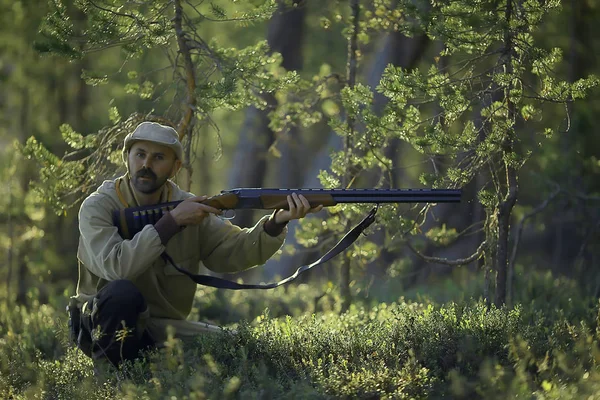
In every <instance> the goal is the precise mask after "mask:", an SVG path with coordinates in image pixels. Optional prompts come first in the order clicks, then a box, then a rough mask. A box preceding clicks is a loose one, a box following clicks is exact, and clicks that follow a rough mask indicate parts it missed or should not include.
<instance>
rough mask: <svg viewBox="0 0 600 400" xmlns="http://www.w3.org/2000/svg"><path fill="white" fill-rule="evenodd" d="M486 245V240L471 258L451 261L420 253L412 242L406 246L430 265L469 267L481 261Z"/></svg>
mask: <svg viewBox="0 0 600 400" xmlns="http://www.w3.org/2000/svg"><path fill="white" fill-rule="evenodd" d="M486 245H487V241H485V240H484V241H483V242H481V244H480V245H479V247H478V248H477V250H476V251H475V253H473V254H471V255H470V256H469V257H467V258H459V259H456V260H449V259H447V258H442V257H432V256H427V255H425V254H423V253H421V252H419V251H418V250H417V249H415V248H414V247H413V245H412V244H410V242H409V241H408V240H407V241H406V246H407V247H408V248H409V249H410V250H411V251H412V252H413V253H415V254H416V255H417V256H419V257H420V258H422V259H423V260H425V261H427V262H430V263H437V264H444V265H454V266H460V265H467V264H470V263H472V262H473V261H475V260H477V259H479V257H481V255H482V254H483V251H484V250H485V246H486Z"/></svg>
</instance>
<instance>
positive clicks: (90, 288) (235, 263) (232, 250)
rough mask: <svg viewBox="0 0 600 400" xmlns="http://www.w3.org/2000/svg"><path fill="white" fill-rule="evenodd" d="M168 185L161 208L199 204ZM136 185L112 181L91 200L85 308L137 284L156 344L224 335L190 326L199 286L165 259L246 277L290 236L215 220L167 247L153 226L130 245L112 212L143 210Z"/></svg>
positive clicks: (84, 233) (83, 234)
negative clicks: (169, 335)
mask: <svg viewBox="0 0 600 400" xmlns="http://www.w3.org/2000/svg"><path fill="white" fill-rule="evenodd" d="M192 196H193V195H192V194H191V193H188V192H185V191H183V190H181V189H180V188H179V187H178V186H177V185H176V184H174V183H173V182H171V181H168V182H167V184H166V185H165V190H163V193H162V195H161V203H162V202H167V201H176V200H183V199H186V198H189V197H192ZM135 205H136V203H135V199H134V198H133V194H132V190H131V188H130V186H129V179H128V178H127V177H121V178H118V179H117V180H114V181H105V182H104V183H103V184H102V185H101V186H100V187H99V188H98V190H97V191H96V192H94V193H93V194H91V195H90V196H89V197H88V198H86V199H85V200H84V202H83V204H82V205H81V209H80V211H79V232H80V239H79V248H78V252H77V258H78V261H79V281H78V284H77V295H76V298H77V300H78V302H79V303H80V304H83V303H85V302H87V301H88V300H90V299H92V298H93V297H94V295H95V294H96V293H97V292H98V291H99V290H100V289H101V288H102V287H103V286H104V285H105V284H106V283H107V282H108V281H112V280H117V279H128V280H131V281H132V282H133V283H134V284H135V286H136V287H137V288H138V289H139V290H140V292H141V293H142V295H143V296H144V298H145V299H146V302H147V304H148V310H147V312H146V313H144V315H142V316H141V317H140V319H141V322H142V325H143V326H146V327H147V328H148V329H149V330H150V333H151V334H152V335H153V336H154V338H155V340H157V341H161V340H163V339H164V338H165V327H166V326H167V325H172V326H174V327H175V329H176V335H177V336H180V337H181V336H190V335H194V334H197V333H199V332H203V331H207V330H209V331H210V330H215V329H218V328H216V327H213V326H210V325H207V324H204V323H197V322H196V323H195V322H192V321H185V320H186V318H187V316H188V314H189V313H190V311H191V309H192V302H193V300H194V294H195V292H196V284H195V283H194V282H193V281H192V280H191V279H189V278H188V277H187V276H185V275H183V274H181V273H180V272H178V271H177V270H176V269H175V268H173V267H172V266H171V265H170V264H165V262H164V261H163V259H162V258H161V257H160V255H161V254H162V253H163V252H164V251H165V250H166V251H167V253H168V254H169V255H170V256H171V257H172V258H173V260H174V261H175V263H176V264H177V265H178V266H180V267H182V268H185V269H187V270H188V271H191V272H192V273H199V270H200V265H201V263H203V264H204V265H205V266H206V267H207V268H208V269H210V270H212V271H215V272H238V271H243V270H246V269H248V268H251V267H253V266H256V265H262V264H264V263H265V262H266V261H267V260H268V259H269V258H270V257H271V256H272V255H273V254H274V253H275V252H276V251H277V250H279V249H280V248H281V246H282V245H283V243H284V239H285V235H286V233H287V228H286V229H284V231H283V232H282V233H281V234H280V235H278V236H277V237H272V236H269V235H268V234H267V233H266V232H265V230H264V227H263V225H264V223H265V222H266V220H267V219H268V216H265V217H263V218H262V219H261V220H260V221H258V223H257V224H256V225H255V226H254V227H252V228H245V229H242V228H240V227H238V226H235V225H232V224H231V223H229V222H228V221H224V220H222V219H220V218H219V217H217V216H215V215H212V214H211V215H210V216H209V217H207V218H206V219H204V221H203V222H202V223H201V224H200V225H197V226H188V227H186V228H185V229H183V230H182V231H181V232H179V233H177V234H176V235H175V236H173V237H172V238H171V239H170V241H169V242H168V243H167V246H166V247H165V246H163V245H162V243H161V240H160V238H159V235H158V232H157V231H156V229H154V226H152V225H147V226H145V227H144V228H143V229H142V231H141V232H138V233H137V234H136V235H135V236H134V237H133V239H131V240H123V238H121V236H120V235H119V233H118V232H117V228H116V227H115V226H114V225H113V221H112V212H113V211H114V210H116V209H122V208H126V207H129V206H135Z"/></svg>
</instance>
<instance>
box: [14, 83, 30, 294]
mask: <svg viewBox="0 0 600 400" xmlns="http://www.w3.org/2000/svg"><path fill="white" fill-rule="evenodd" d="M28 121H29V91H28V90H27V88H23V90H22V104H21V110H20V118H19V131H20V133H19V135H20V138H19V139H20V141H21V143H22V144H24V143H25V141H26V140H27V134H28V133H29V129H28V127H29V124H28ZM20 184H21V193H23V196H25V194H26V193H27V192H28V190H29V168H28V167H27V166H24V168H22V171H21V174H20ZM19 213H23V214H24V213H25V210H24V209H23V207H20V208H19ZM19 247H20V248H19V250H18V251H17V260H16V264H17V294H16V301H17V303H18V304H23V305H24V304H26V302H27V282H26V281H27V275H28V266H27V256H28V253H29V242H28V241H26V242H24V243H19Z"/></svg>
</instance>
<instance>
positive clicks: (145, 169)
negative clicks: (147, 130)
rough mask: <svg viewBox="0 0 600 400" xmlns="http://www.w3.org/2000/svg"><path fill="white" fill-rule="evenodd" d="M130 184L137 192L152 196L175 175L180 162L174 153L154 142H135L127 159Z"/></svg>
mask: <svg viewBox="0 0 600 400" xmlns="http://www.w3.org/2000/svg"><path fill="white" fill-rule="evenodd" d="M127 160H128V162H129V173H130V174H131V183H132V184H133V186H134V187H135V189H137V190H138V191H139V192H141V193H144V194H152V193H155V192H156V191H158V190H160V189H161V188H162V187H163V185H164V184H165V182H166V181H167V179H169V178H170V177H171V176H173V175H174V174H175V172H176V171H177V169H178V168H179V163H180V161H179V160H177V158H176V156H175V152H174V151H173V150H172V149H171V148H169V147H167V146H163V145H160V144H158V143H154V142H146V141H139V142H135V143H134V144H133V146H131V149H130V150H129V155H128V157H127Z"/></svg>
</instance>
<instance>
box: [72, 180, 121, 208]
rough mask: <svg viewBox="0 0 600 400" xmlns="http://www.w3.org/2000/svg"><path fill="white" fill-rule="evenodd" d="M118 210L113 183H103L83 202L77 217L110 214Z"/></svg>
mask: <svg viewBox="0 0 600 400" xmlns="http://www.w3.org/2000/svg"><path fill="white" fill-rule="evenodd" d="M117 208H119V201H118V196H117V191H116V185H115V181H114V180H113V181H104V182H103V183H102V185H100V187H98V189H96V191H95V192H93V193H92V194H90V195H89V196H88V197H86V198H85V200H83V202H82V203H81V207H80V208H79V215H80V217H81V216H82V215H89V214H94V213H102V212H107V211H108V212H110V211H111V210H115V209H117Z"/></svg>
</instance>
